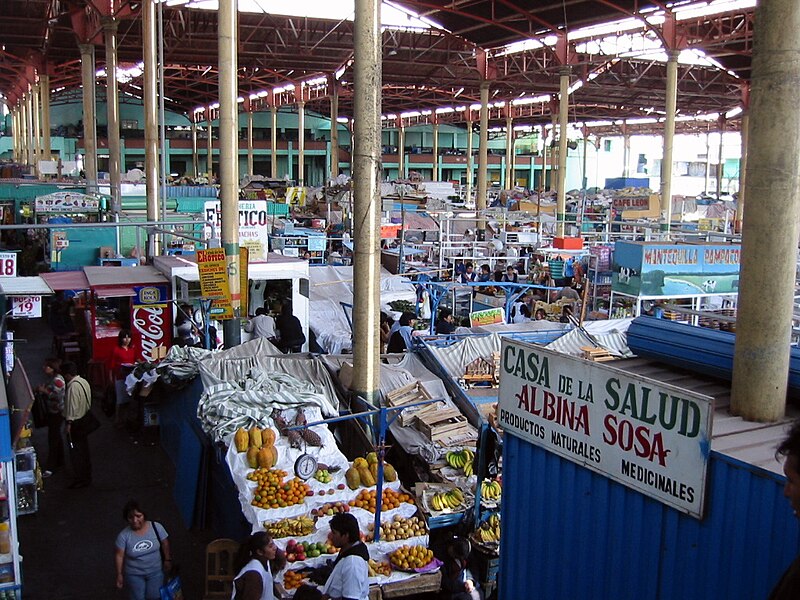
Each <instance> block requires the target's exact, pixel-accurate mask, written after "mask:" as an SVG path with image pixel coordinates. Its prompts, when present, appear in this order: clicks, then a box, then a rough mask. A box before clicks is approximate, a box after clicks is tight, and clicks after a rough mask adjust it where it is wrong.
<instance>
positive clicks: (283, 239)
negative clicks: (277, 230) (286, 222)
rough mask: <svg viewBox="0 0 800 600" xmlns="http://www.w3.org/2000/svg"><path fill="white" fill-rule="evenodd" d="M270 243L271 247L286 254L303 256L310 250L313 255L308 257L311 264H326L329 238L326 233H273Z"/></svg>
mask: <svg viewBox="0 0 800 600" xmlns="http://www.w3.org/2000/svg"><path fill="white" fill-rule="evenodd" d="M269 243H270V247H271V249H273V250H280V251H281V252H282V253H283V254H284V256H296V257H298V258H302V257H303V254H304V253H305V252H308V253H309V254H310V255H311V256H310V258H309V259H308V263H309V264H310V265H312V266H313V265H324V264H326V257H325V246H326V244H327V238H326V237H325V236H324V235H271V236H269Z"/></svg>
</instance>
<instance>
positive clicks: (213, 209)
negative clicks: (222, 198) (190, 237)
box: [204, 200, 270, 262]
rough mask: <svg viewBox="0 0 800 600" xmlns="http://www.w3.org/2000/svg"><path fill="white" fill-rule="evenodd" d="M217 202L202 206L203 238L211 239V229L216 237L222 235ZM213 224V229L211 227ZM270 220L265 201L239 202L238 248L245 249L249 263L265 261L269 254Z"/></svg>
mask: <svg viewBox="0 0 800 600" xmlns="http://www.w3.org/2000/svg"><path fill="white" fill-rule="evenodd" d="M221 210H222V209H221V208H220V202H219V200H211V201H208V202H206V203H205V204H204V212H205V221H206V227H205V238H206V239H207V240H208V239H211V236H212V229H213V233H215V234H216V236H217V237H220V236H221V235H222V231H221V229H220V228H221V226H222V212H221ZM209 224H213V228H212V227H211V225H209ZM269 230H270V219H269V213H268V210H267V201H266V200H240V201H239V246H241V247H243V248H247V250H248V252H249V254H250V262H263V261H265V260H267V253H268V252H269Z"/></svg>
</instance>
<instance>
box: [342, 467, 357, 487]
mask: <svg viewBox="0 0 800 600" xmlns="http://www.w3.org/2000/svg"><path fill="white" fill-rule="evenodd" d="M344 478H345V481H347V487H349V488H350V489H351V490H357V489H358V488H359V487H361V476H360V475H359V474H358V469H356V468H355V467H350V468H349V469H347V471H345V473H344Z"/></svg>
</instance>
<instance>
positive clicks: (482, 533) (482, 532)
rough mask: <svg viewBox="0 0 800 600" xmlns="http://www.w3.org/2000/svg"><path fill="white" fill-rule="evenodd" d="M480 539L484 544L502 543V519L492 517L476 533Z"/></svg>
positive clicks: (495, 516)
mask: <svg viewBox="0 0 800 600" xmlns="http://www.w3.org/2000/svg"><path fill="white" fill-rule="evenodd" d="M476 534H477V536H478V538H480V540H481V541H482V542H495V543H496V542H499V541H500V517H499V516H497V515H496V514H495V515H492V516H491V517H489V518H488V519H487V520H486V521H484V522H483V523H482V524H481V526H480V527H479V528H478V531H476Z"/></svg>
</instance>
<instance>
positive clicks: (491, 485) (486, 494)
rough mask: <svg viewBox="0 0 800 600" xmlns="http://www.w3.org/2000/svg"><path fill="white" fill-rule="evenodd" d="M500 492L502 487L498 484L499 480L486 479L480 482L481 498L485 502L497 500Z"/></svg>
mask: <svg viewBox="0 0 800 600" xmlns="http://www.w3.org/2000/svg"><path fill="white" fill-rule="evenodd" d="M502 493H503V488H502V487H501V486H500V482H498V481H489V480H488V479H486V480H484V481H482V482H481V498H483V499H484V500H486V501H487V502H499V501H500V496H501V494H502Z"/></svg>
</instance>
